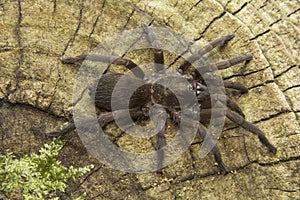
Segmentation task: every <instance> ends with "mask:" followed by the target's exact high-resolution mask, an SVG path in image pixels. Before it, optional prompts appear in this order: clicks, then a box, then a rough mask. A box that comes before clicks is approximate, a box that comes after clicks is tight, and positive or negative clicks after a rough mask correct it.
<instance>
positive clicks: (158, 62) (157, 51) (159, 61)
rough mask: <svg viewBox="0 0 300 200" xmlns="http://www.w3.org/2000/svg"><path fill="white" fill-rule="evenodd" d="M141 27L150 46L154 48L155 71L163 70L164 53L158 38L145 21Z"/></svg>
mask: <svg viewBox="0 0 300 200" xmlns="http://www.w3.org/2000/svg"><path fill="white" fill-rule="evenodd" d="M142 28H143V30H144V32H145V33H146V34H147V37H148V40H149V42H150V45H151V47H152V48H153V49H154V66H155V71H156V72H159V71H162V70H164V66H163V65H164V54H163V50H162V48H161V43H160V41H159V40H158V38H157V35H156V33H155V32H154V31H153V29H151V28H150V26H148V25H147V24H146V23H142Z"/></svg>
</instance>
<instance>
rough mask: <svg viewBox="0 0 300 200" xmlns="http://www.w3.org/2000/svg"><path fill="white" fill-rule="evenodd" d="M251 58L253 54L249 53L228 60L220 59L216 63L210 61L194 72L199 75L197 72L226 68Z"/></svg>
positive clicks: (202, 72)
mask: <svg viewBox="0 0 300 200" xmlns="http://www.w3.org/2000/svg"><path fill="white" fill-rule="evenodd" d="M252 58H253V56H252V54H251V53H247V54H241V55H238V56H235V57H233V58H230V59H228V60H222V61H219V62H217V63H210V64H208V65H204V66H200V67H198V68H197V70H196V73H198V74H197V75H198V76H200V74H199V73H201V74H204V73H208V72H214V71H216V70H221V69H227V68H229V67H231V66H234V65H237V64H239V63H242V62H244V61H249V60H251V59H252Z"/></svg>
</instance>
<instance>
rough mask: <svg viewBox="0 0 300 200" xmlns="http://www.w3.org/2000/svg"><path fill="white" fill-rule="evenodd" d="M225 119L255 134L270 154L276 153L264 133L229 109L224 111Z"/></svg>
mask: <svg viewBox="0 0 300 200" xmlns="http://www.w3.org/2000/svg"><path fill="white" fill-rule="evenodd" d="M226 117H228V118H229V119H230V120H231V121H233V122H234V123H236V124H237V125H239V126H241V127H243V128H244V129H246V130H248V131H250V132H252V133H254V134H256V135H257V136H258V138H259V140H260V142H261V143H262V144H263V145H265V146H266V147H267V148H268V149H269V150H270V151H271V152H272V153H274V154H275V153H276V151H277V149H276V147H274V146H273V145H272V144H271V143H270V142H269V140H268V139H267V138H266V136H265V135H264V133H263V132H262V131H261V130H260V129H259V128H258V127H257V126H255V125H254V124H251V123H250V122H248V121H246V120H245V119H244V118H243V117H242V116H240V115H239V114H237V113H235V112H233V111H231V110H230V109H228V110H227V111H226Z"/></svg>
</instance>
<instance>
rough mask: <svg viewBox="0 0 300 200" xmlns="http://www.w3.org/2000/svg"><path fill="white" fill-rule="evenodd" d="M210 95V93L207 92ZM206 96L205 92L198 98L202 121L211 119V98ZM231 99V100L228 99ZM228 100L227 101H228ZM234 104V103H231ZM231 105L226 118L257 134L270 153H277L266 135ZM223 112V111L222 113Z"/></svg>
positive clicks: (216, 97)
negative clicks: (207, 118)
mask: <svg viewBox="0 0 300 200" xmlns="http://www.w3.org/2000/svg"><path fill="white" fill-rule="evenodd" d="M207 94H208V92H207ZM207 94H206V95H205V92H202V94H201V95H199V96H198V100H199V103H201V108H202V107H203V108H202V109H201V111H200V120H201V119H206V118H204V117H209V116H210V114H211V111H212V110H211V100H210V97H209V96H207ZM212 99H213V100H215V101H216V100H218V96H215V97H214V98H212ZM228 99H229V98H228ZM228 99H227V101H228ZM230 102H231V103H233V101H230ZM229 105H230V104H228V103H227V107H228V109H227V110H226V114H225V115H226V117H227V118H228V119H230V120H231V121H232V122H234V123H236V124H237V125H239V126H241V127H242V128H244V129H245V130H248V131H250V132H251V133H253V134H255V135H257V136H258V138H259V140H260V142H261V143H262V144H263V145H265V146H266V147H267V148H268V149H269V151H271V152H272V153H274V154H275V153H276V148H275V147H274V146H273V145H272V144H271V143H270V142H269V140H268V139H267V138H266V136H265V135H264V133H263V132H262V131H261V130H260V129H259V128H258V127H256V126H255V125H253V124H251V123H250V122H248V121H246V120H245V118H244V116H243V115H241V114H240V113H238V112H236V110H234V109H232V108H233V107H231V106H229ZM220 112H221V111H220ZM220 112H215V113H220Z"/></svg>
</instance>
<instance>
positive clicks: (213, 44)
mask: <svg viewBox="0 0 300 200" xmlns="http://www.w3.org/2000/svg"><path fill="white" fill-rule="evenodd" d="M233 37H234V34H233V33H230V34H228V35H225V36H222V37H220V38H218V39H216V40H214V41H212V42H211V43H209V44H207V45H206V46H204V47H202V48H201V49H200V50H199V51H198V52H197V53H195V54H193V55H191V56H190V57H188V58H187V59H186V60H185V61H184V62H183V63H182V64H181V65H180V67H179V69H181V70H182V72H185V71H186V70H187V69H188V68H189V67H190V66H191V64H193V63H194V62H195V61H196V60H198V59H200V58H201V57H202V56H203V55H204V54H206V53H208V52H210V51H211V50H212V49H214V48H215V47H217V46H223V45H224V44H226V43H227V42H228V41H229V40H231V39H232V38H233Z"/></svg>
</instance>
